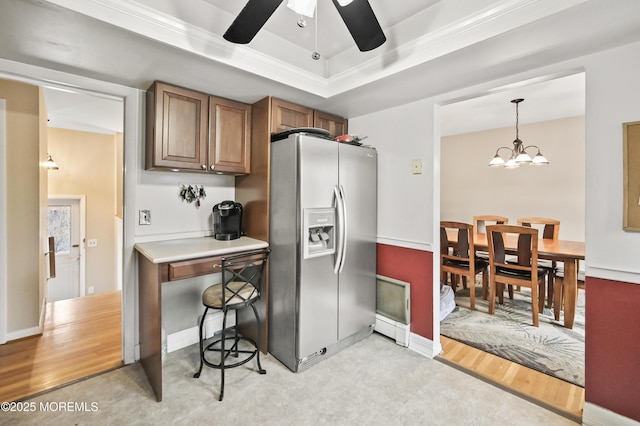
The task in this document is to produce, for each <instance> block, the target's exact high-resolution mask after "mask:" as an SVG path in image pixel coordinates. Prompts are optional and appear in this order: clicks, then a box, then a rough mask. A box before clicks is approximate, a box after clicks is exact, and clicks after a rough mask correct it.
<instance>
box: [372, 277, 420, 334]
mask: <svg viewBox="0 0 640 426" xmlns="http://www.w3.org/2000/svg"><path fill="white" fill-rule="evenodd" d="M376 281H377V284H376V326H375V331H377V332H378V333H380V334H383V335H385V336H388V337H390V338H392V339H394V340H395V341H396V343H397V344H398V345H401V346H409V326H410V324H411V310H410V306H409V297H410V286H409V283H407V282H404V281H399V280H396V279H393V278H389V277H385V276H382V275H376Z"/></svg>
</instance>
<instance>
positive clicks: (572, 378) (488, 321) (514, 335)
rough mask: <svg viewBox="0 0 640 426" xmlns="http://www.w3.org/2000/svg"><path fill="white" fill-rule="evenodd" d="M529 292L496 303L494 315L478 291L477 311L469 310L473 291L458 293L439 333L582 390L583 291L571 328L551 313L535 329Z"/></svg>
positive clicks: (525, 291)
mask: <svg viewBox="0 0 640 426" xmlns="http://www.w3.org/2000/svg"><path fill="white" fill-rule="evenodd" d="M530 292H531V290H530V289H528V288H522V289H521V291H519V292H514V299H513V300H510V299H509V298H508V296H507V294H506V292H505V298H504V300H505V302H504V305H498V304H497V303H496V309H495V314H494V315H489V314H488V306H489V303H488V301H486V300H483V299H482V296H481V289H480V288H479V287H476V310H475V311H472V310H470V309H468V306H469V290H468V289H459V290H457V292H456V295H455V301H456V305H457V306H456V308H455V309H454V310H453V312H452V313H450V314H449V315H448V316H447V317H446V318H445V319H444V320H442V321H441V322H440V334H442V335H443V336H446V337H449V338H451V339H454V340H457V341H459V342H462V343H464V344H467V345H469V346H473V347H475V348H478V349H480V350H482V351H485V352H488V353H491V354H494V355H497V356H499V357H501V358H505V359H508V360H509V361H513V362H515V363H518V364H521V365H524V366H526V367H529V368H532V369H534V370H538V371H540V372H542V373H544V374H547V375H550V376H553V377H557V378H559V379H562V380H565V381H567V382H570V383H573V384H575V385H578V386H581V387H584V326H585V321H584V306H585V297H584V291H583V290H579V291H578V306H577V308H576V316H575V322H574V326H573V329H572V330H569V329H567V328H565V327H563V326H562V321H563V316H562V314H561V316H560V321H556V320H554V317H553V310H552V309H549V308H545V310H544V312H542V313H540V315H539V322H540V326H539V327H534V326H533V325H532V317H531V293H530Z"/></svg>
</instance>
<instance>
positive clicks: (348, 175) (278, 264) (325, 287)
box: [268, 133, 377, 372]
mask: <svg viewBox="0 0 640 426" xmlns="http://www.w3.org/2000/svg"><path fill="white" fill-rule="evenodd" d="M270 226H271V229H270V248H271V257H270V260H269V310H268V312H269V319H268V327H269V352H270V353H271V354H272V355H273V356H275V357H276V358H277V359H278V360H280V362H282V363H283V364H285V365H286V366H287V367H288V368H289V369H291V370H292V371H294V372H296V371H302V370H304V369H306V368H308V367H309V366H311V365H313V364H315V363H316V362H318V361H320V360H322V359H324V358H326V357H328V356H330V355H332V354H333V353H335V352H338V351H340V350H341V349H343V348H345V347H347V346H349V345H351V344H353V343H355V342H357V341H359V340H361V339H363V338H365V337H367V336H369V335H370V334H371V333H372V331H373V327H374V325H375V310H376V230H377V153H376V150H375V149H373V148H368V147H361V146H354V145H348V144H344V143H338V142H334V141H332V140H327V139H323V138H320V137H317V136H313V135H309V134H305V133H295V134H291V135H290V136H289V137H287V138H286V139H282V140H279V141H275V142H272V143H271V211H270Z"/></svg>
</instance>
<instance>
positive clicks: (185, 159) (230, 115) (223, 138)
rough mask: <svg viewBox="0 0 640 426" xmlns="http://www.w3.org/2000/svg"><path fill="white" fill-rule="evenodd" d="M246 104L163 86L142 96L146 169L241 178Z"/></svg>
mask: <svg viewBox="0 0 640 426" xmlns="http://www.w3.org/2000/svg"><path fill="white" fill-rule="evenodd" d="M250 126H251V105H247V104H243V103H240V102H235V101H232V100H229V99H223V98H218V97H215V96H210V95H208V94H205V93H201V92H197V91H194V90H190V89H185V88H182V87H177V86H173V85H170V84H167V83H163V82H155V83H154V84H153V85H152V86H151V87H150V88H149V90H148V91H147V146H146V165H145V168H146V169H147V170H174V171H194V172H195V171H200V172H213V173H221V174H236V175H237V174H246V173H249V171H250V155H251V154H250V150H251V127H250Z"/></svg>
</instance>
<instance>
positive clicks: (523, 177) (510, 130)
mask: <svg viewBox="0 0 640 426" xmlns="http://www.w3.org/2000/svg"><path fill="white" fill-rule="evenodd" d="M445 108H446V107H445ZM519 127H520V132H519V134H520V138H521V139H522V141H523V142H524V144H525V145H537V146H539V147H540V149H541V150H542V152H543V154H544V155H545V156H546V157H547V159H548V160H549V162H550V163H549V165H546V166H540V167H533V166H523V167H519V168H517V169H505V168H503V167H488V166H487V164H488V163H489V160H490V159H491V158H492V157H493V155H494V153H495V150H496V149H497V148H498V147H499V146H509V147H510V148H511V146H512V141H513V139H514V138H515V128H514V127H505V128H501V129H493V130H486V131H480V132H473V133H465V134H460V135H454V136H447V137H444V138H442V141H441V142H442V143H441V156H440V164H441V165H442V167H441V191H442V192H441V197H442V199H441V207H440V214H441V218H442V220H454V221H460V222H466V223H471V222H472V220H473V216H474V215H481V214H494V215H500V216H506V217H508V218H509V223H512V224H516V223H517V218H519V217H550V218H555V219H558V220H560V236H559V238H560V239H563V240H572V241H584V213H585V176H584V175H585V172H584V162H585V160H584V150H585V140H584V139H585V138H584V117H583V116H580V117H572V118H566V119H559V120H552V121H545V122H540V123H533V124H527V125H520V126H519ZM535 152H536V151H535V150H532V155H533V154H535ZM501 153H502V154H503V157H504V156H505V155H506V153H507V151H506V150H503V151H501Z"/></svg>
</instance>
